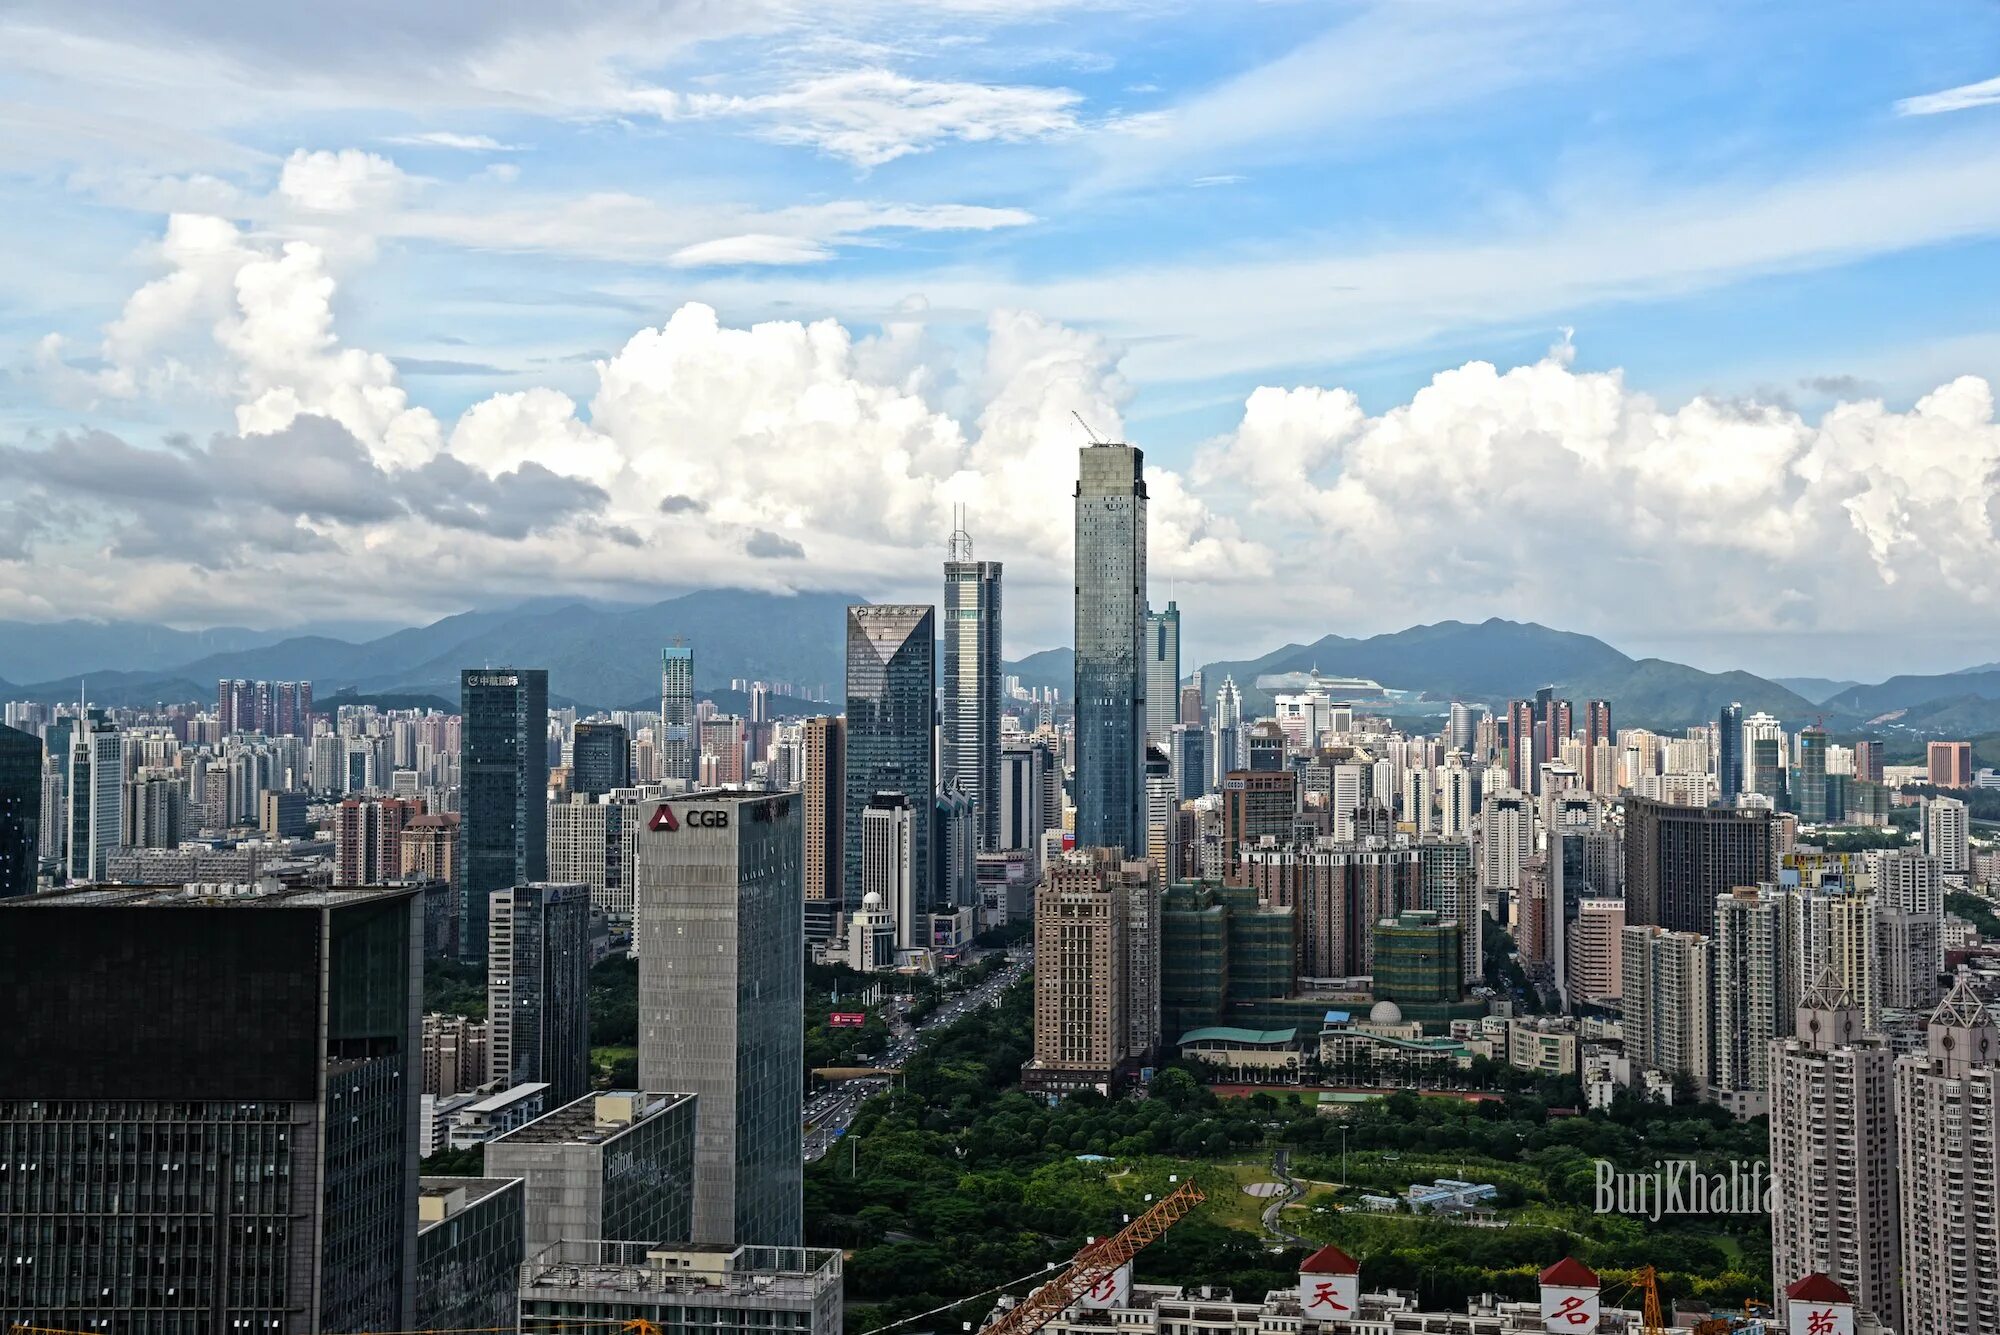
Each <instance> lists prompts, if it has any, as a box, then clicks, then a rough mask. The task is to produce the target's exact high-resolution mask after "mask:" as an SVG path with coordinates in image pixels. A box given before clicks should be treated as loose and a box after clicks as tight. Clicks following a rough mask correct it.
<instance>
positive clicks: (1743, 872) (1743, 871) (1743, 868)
mask: <svg viewBox="0 0 2000 1335" xmlns="http://www.w3.org/2000/svg"><path fill="white" fill-rule="evenodd" d="M1771 876H1772V871H1771V813H1770V812H1768V811H1763V810H1757V809H1752V808H1744V807H1682V806H1674V805H1672V804H1670V803H1666V802H1655V801H1651V800H1650V799H1647V798H1643V797H1633V798H1627V799H1626V802H1625V922H1626V924H1627V925H1628V926H1633V927H1665V928H1667V929H1668V930H1669V931H1675V932H1700V933H1701V934H1702V935H1704V936H1707V935H1709V934H1711V933H1712V932H1713V931H1714V930H1715V897H1716V896H1717V895H1720V894H1725V893H1727V892H1728V891H1730V890H1732V889H1734V888H1735V887H1737V886H1739V885H1756V884H1757V883H1758V882H1760V881H1768V880H1770V879H1771Z"/></svg>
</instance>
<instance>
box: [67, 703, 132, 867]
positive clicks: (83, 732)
mask: <svg viewBox="0 0 2000 1335" xmlns="http://www.w3.org/2000/svg"><path fill="white" fill-rule="evenodd" d="M124 842H125V734H123V733H121V732H119V731H118V727H117V725H116V724H114V723H113V722H111V720H109V719H107V718H105V717H104V715H103V713H102V712H101V711H99V710H95V709H93V710H91V711H90V715H89V718H88V719H87V720H78V722H77V727H76V731H75V732H74V733H73V734H72V735H71V737H70V750H69V879H70V880H72V881H75V882H78V883H80V884H87V883H89V882H93V881H102V880H104V879H106V877H107V871H106V866H107V864H108V862H109V860H110V857H111V854H112V853H113V852H115V851H116V850H117V849H118V847H119V845H121V844H123V843H124Z"/></svg>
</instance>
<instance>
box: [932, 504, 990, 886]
mask: <svg viewBox="0 0 2000 1335" xmlns="http://www.w3.org/2000/svg"><path fill="white" fill-rule="evenodd" d="M943 742H944V747H943V750H944V775H943V777H944V785H945V786H946V787H948V788H949V787H952V786H954V785H955V786H956V787H957V789H958V791H959V792H960V793H962V794H964V795H965V796H967V797H969V798H971V799H972V800H973V801H974V802H976V803H978V809H977V810H976V811H975V812H974V814H973V820H974V822H975V826H976V830H977V834H978V843H979V851H980V852H982V853H991V852H995V851H997V850H998V849H999V848H1000V846H1001V845H1000V804H999V801H998V797H999V793H1000V563H999V562H998V561H975V560H973V559H972V539H971V537H970V536H968V535H967V534H966V532H965V530H964V529H963V528H959V529H957V530H956V531H954V532H953V533H952V535H951V559H950V560H948V561H946V562H945V564H944V719H943Z"/></svg>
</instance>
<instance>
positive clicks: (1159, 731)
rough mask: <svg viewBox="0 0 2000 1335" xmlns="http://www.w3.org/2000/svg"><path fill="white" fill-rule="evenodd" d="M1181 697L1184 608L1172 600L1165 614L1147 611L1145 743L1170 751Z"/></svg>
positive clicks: (1149, 609) (1177, 720)
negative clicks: (1182, 612)
mask: <svg viewBox="0 0 2000 1335" xmlns="http://www.w3.org/2000/svg"><path fill="white" fill-rule="evenodd" d="M1180 694H1181V608H1180V604H1179V603H1176V602H1173V601H1171V600H1169V601H1168V603H1167V609H1166V611H1164V612H1155V611H1153V610H1152V609H1151V608H1148V609H1146V744H1147V745H1148V746H1157V747H1159V748H1160V749H1161V750H1163V751H1164V750H1165V749H1166V748H1167V742H1168V734H1169V732H1170V730H1171V729H1172V728H1173V726H1174V724H1175V723H1177V722H1179V719H1178V717H1177V716H1178V714H1179V712H1180Z"/></svg>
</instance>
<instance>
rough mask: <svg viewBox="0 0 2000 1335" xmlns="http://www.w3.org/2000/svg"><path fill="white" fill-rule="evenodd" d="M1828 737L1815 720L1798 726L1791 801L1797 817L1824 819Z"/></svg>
mask: <svg viewBox="0 0 2000 1335" xmlns="http://www.w3.org/2000/svg"><path fill="white" fill-rule="evenodd" d="M1829 740H1830V739H1829V738H1828V736H1827V731H1826V729H1825V728H1822V727H1820V726H1819V725H1818V724H1812V725H1810V726H1808V727H1804V728H1801V729H1799V782H1798V790H1797V791H1796V792H1794V793H1793V794H1792V805H1793V808H1794V810H1796V811H1797V812H1798V813H1799V820H1800V822H1801V823H1803V824H1806V825H1819V824H1822V823H1824V822H1825V820H1826V748H1827V743H1828V741H1829Z"/></svg>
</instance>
